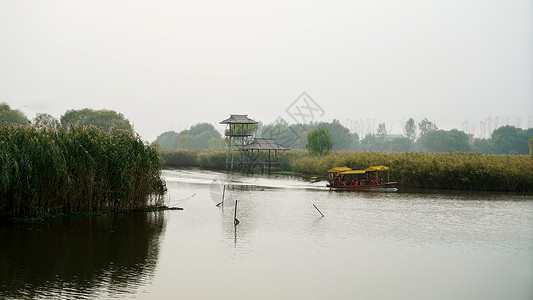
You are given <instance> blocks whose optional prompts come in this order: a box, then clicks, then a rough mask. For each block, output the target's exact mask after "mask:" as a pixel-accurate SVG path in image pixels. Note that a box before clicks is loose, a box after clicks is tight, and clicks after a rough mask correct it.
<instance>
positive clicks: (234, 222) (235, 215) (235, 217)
mask: <svg viewBox="0 0 533 300" xmlns="http://www.w3.org/2000/svg"><path fill="white" fill-rule="evenodd" d="M239 223H240V222H239V220H237V199H235V213H234V215H233V224H234V225H235V226H237V225H238V224H239Z"/></svg>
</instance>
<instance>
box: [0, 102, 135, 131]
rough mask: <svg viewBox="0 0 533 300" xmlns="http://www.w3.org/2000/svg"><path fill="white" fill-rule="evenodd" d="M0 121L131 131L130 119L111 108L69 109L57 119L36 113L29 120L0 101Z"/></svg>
mask: <svg viewBox="0 0 533 300" xmlns="http://www.w3.org/2000/svg"><path fill="white" fill-rule="evenodd" d="M0 122H1V123H0V126H5V125H10V124H18V125H22V126H33V127H35V128H39V129H51V130H58V129H59V128H60V127H63V128H68V127H70V126H71V125H77V124H79V125H82V126H89V125H93V126H95V127H96V128H102V129H103V130H104V131H110V130H111V129H112V128H116V129H122V130H126V131H130V132H132V131H133V126H131V123H130V121H129V120H128V119H126V118H125V117H124V115H123V114H121V113H117V112H116V111H113V110H107V109H101V110H94V109H90V108H83V109H78V110H76V109H70V110H67V111H66V112H65V114H63V115H62V116H61V118H60V119H59V120H58V119H56V118H54V117H53V116H52V115H50V114H46V113H38V114H37V115H36V116H35V118H34V119H33V120H31V121H30V120H29V119H28V118H27V117H26V115H25V114H24V113H23V112H22V111H20V110H17V109H11V107H10V106H9V105H8V104H7V103H5V102H3V103H0Z"/></svg>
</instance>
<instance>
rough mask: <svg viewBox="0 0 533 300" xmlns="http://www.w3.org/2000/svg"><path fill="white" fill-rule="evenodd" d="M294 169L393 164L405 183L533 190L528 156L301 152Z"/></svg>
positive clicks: (393, 172) (292, 159) (311, 170)
mask: <svg viewBox="0 0 533 300" xmlns="http://www.w3.org/2000/svg"><path fill="white" fill-rule="evenodd" d="M289 164H290V168H291V170H292V171H294V172H297V173H301V174H309V175H311V174H314V175H317V174H318V175H324V174H325V172H327V170H328V169H331V168H333V167H337V166H347V167H350V168H352V169H365V168H367V167H368V166H372V165H385V166H388V167H390V177H391V180H394V181H398V182H400V184H401V185H403V186H409V187H424V188H443V189H457V190H480V191H530V192H531V191H533V159H531V158H530V157H529V156H527V155H501V154H480V153H472V152H450V153H421V152H406V153H389V152H348V151H345V152H332V153H330V154H328V155H326V156H323V157H316V156H310V155H308V154H306V153H300V155H295V156H292V157H290V158H289Z"/></svg>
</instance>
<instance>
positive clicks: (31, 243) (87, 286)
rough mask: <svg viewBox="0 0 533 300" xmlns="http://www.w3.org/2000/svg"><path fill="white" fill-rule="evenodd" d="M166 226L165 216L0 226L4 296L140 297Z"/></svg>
mask: <svg viewBox="0 0 533 300" xmlns="http://www.w3.org/2000/svg"><path fill="white" fill-rule="evenodd" d="M164 228H165V219H164V215H163V213H162V212H156V213H133V214H127V215H111V216H103V217H102V216H100V217H70V218H59V219H55V220H49V221H47V222H38V223H8V224H0V240H1V243H0V298H3V297H8V298H17V299H18V298H35V297H43V296H44V297H57V296H61V297H67V298H74V297H76V298H78V297H86V296H98V295H103V293H105V296H106V297H109V296H119V295H121V294H122V295H123V294H130V293H135V291H136V289H137V287H138V286H140V285H142V284H143V282H146V281H147V280H149V279H151V278H152V276H153V273H154V270H155V266H156V264H157V257H158V252H159V242H160V238H161V234H162V233H163V231H164Z"/></svg>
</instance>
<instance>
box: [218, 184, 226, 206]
mask: <svg viewBox="0 0 533 300" xmlns="http://www.w3.org/2000/svg"><path fill="white" fill-rule="evenodd" d="M225 192H226V185H224V189H223V190H222V201H220V203H218V204H217V206H220V205H222V207H224V193H225Z"/></svg>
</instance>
